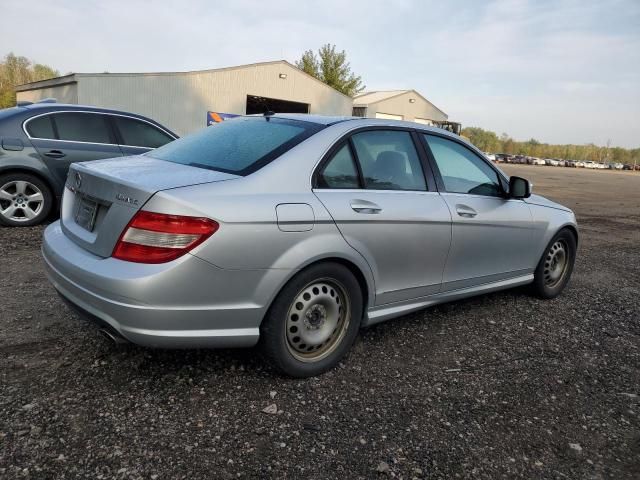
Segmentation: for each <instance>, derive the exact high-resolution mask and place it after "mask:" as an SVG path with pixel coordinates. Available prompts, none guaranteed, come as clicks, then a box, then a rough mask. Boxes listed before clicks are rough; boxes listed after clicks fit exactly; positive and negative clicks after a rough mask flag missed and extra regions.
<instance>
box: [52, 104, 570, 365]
mask: <svg viewBox="0 0 640 480" xmlns="http://www.w3.org/2000/svg"><path fill="white" fill-rule="evenodd" d="M212 152H215V155H212ZM390 225H393V228H390V227H389V226H390ZM577 241H578V237H577V226H576V220H575V216H574V214H573V213H572V212H571V210H569V209H568V208H566V207H563V206H561V205H559V204H557V203H554V202H552V201H550V200H547V199H545V198H543V197H541V196H538V195H532V194H531V185H530V183H529V182H528V181H527V180H525V179H523V178H519V177H515V176H512V177H510V178H508V177H507V176H506V175H504V174H503V173H502V172H501V171H500V170H499V169H498V168H497V167H496V166H495V165H493V164H492V163H491V162H490V161H489V160H487V159H486V158H485V156H484V155H483V154H482V152H481V151H479V150H478V149H476V148H475V147H474V146H472V145H471V144H470V143H468V142H466V141H464V140H463V139H461V138H460V137H459V136H457V135H454V134H451V133H448V132H446V131H444V130H442V129H439V128H432V127H427V126H419V125H417V124H415V123H413V122H400V121H393V120H382V119H368V118H367V119H365V118H361V119H353V118H344V117H322V116H313V115H294V114H291V115H265V116H248V117H238V118H235V119H232V120H228V121H225V122H223V123H219V124H216V125H214V126H212V127H209V128H207V129H203V130H202V131H200V132H197V133H195V134H192V135H189V136H186V137H184V138H181V139H179V140H176V141H175V142H172V143H170V144H168V145H165V146H164V147H160V148H158V149H156V150H153V151H151V152H149V153H147V154H145V155H140V156H136V157H126V158H116V159H110V160H99V161H94V162H84V163H78V164H74V165H72V166H71V170H70V172H69V176H68V179H67V188H65V193H64V198H63V201H62V214H61V218H60V220H59V221H57V222H55V223H53V224H51V225H49V226H48V227H47V229H46V230H45V233H44V241H43V255H44V259H45V265H46V271H47V275H48V277H49V279H50V280H51V282H52V284H53V285H54V286H55V288H56V289H57V290H58V292H60V294H61V295H62V296H63V297H64V298H66V299H67V300H68V301H69V302H70V303H71V304H72V305H74V306H75V308H77V309H79V310H80V311H81V312H84V314H85V316H88V317H90V318H93V319H95V320H96V321H97V322H98V323H99V324H101V325H102V326H103V328H105V329H106V330H105V331H106V332H108V334H109V335H111V336H113V337H114V338H119V339H126V340H128V341H131V342H134V343H138V344H141V345H147V346H153V347H172V348H173V347H240V346H245V347H249V346H253V345H255V344H256V343H258V342H259V343H260V345H261V347H262V349H263V351H264V352H265V354H266V356H267V357H268V358H269V359H271V361H272V362H273V364H274V365H276V366H277V367H278V368H279V369H281V370H282V371H283V372H285V373H286V374H288V375H291V376H294V377H306V376H310V375H316V374H319V373H322V372H324V371H326V370H327V369H329V368H332V367H333V366H335V365H336V364H337V362H339V361H340V359H341V358H342V357H343V356H344V355H345V354H346V352H347V351H348V350H349V348H350V347H351V345H352V343H353V341H354V339H355V337H356V336H357V334H358V331H359V330H360V328H361V327H365V326H368V325H372V324H375V323H378V322H381V321H383V320H387V319H391V318H394V317H398V316H401V315H404V314H406V313H408V312H411V311H415V310H419V309H422V308H424V307H427V306H429V305H434V304H437V303H442V302H446V301H450V300H457V299H460V298H463V297H468V296H471V295H476V294H481V293H486V292H491V291H495V290H500V289H504V288H510V287H515V286H518V285H525V284H531V288H532V289H533V291H534V292H536V293H537V294H538V295H539V296H541V297H542V298H553V297H555V296H557V295H559V294H560V292H561V291H562V290H563V289H564V287H565V286H566V284H567V282H568V281H569V277H570V276H571V272H572V268H573V263H574V259H575V254H576V244H577Z"/></svg>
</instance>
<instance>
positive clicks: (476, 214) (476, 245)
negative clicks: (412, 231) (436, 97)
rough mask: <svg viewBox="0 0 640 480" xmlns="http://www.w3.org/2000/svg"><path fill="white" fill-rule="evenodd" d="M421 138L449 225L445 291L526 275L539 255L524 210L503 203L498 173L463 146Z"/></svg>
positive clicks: (513, 202) (516, 203)
mask: <svg viewBox="0 0 640 480" xmlns="http://www.w3.org/2000/svg"><path fill="white" fill-rule="evenodd" d="M423 138H424V139H425V140H426V143H427V144H428V147H429V149H430V153H431V155H432V161H433V162H434V167H435V168H434V170H435V173H436V176H437V180H438V182H439V190H440V192H441V195H442V198H444V200H445V201H446V203H447V205H448V207H449V210H450V211H451V217H452V223H453V238H452V241H451V250H450V252H449V258H448V260H447V265H446V268H445V271H444V278H443V291H446V290H456V289H458V288H466V287H470V286H475V285H480V284H484V283H490V282H494V281H499V280H503V279H507V278H513V277H515V276H518V275H523V274H526V273H530V272H531V270H532V266H533V265H534V264H535V261H534V260H533V259H532V258H533V257H532V255H534V254H535V252H536V251H537V250H536V248H535V240H536V235H534V231H533V221H532V216H531V211H530V210H529V207H528V206H527V204H526V203H525V202H524V201H523V200H515V199H509V198H506V197H505V196H504V194H503V186H502V183H501V180H500V176H499V174H498V172H497V170H495V169H494V168H493V167H492V166H491V165H490V164H489V162H488V161H487V160H485V159H484V158H482V157H481V156H480V155H478V154H476V153H475V152H474V151H472V150H471V149H470V148H468V147H467V146H465V145H463V144H462V143H459V142H457V141H454V140H453V139H449V138H445V137H442V136H438V135H430V134H424V135H423Z"/></svg>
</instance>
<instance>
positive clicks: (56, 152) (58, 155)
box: [45, 150, 67, 158]
mask: <svg viewBox="0 0 640 480" xmlns="http://www.w3.org/2000/svg"><path fill="white" fill-rule="evenodd" d="M45 155H46V156H47V157H50V158H62V157H66V156H67V154H66V153H63V152H61V151H60V150H49V151H48V152H47V153H45Z"/></svg>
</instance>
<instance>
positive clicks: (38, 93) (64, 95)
mask: <svg viewBox="0 0 640 480" xmlns="http://www.w3.org/2000/svg"><path fill="white" fill-rule="evenodd" d="M16 98H17V100H18V101H27V102H37V101H39V100H44V99H45V98H55V99H56V100H57V101H58V103H78V85H77V84H76V83H68V84H66V85H56V86H54V87H47V88H39V89H37V90H27V91H25V92H16Z"/></svg>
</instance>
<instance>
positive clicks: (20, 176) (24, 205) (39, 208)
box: [0, 173, 53, 227]
mask: <svg viewBox="0 0 640 480" xmlns="http://www.w3.org/2000/svg"><path fill="white" fill-rule="evenodd" d="M17 182H26V188H24V189H23V190H25V191H24V192H20V191H19V190H20V189H19V188H18V187H17V185H18V183H17ZM23 185H24V184H23ZM6 193H9V194H12V197H13V198H12V199H8V198H5V196H6ZM35 193H39V194H40V196H41V201H38V202H36V201H31V202H29V201H28V196H29V195H31V196H32V197H31V198H35V197H33V194H35ZM0 194H3V196H0V224H2V225H6V226H8V227H31V226H33V225H38V224H39V223H42V222H43V221H44V220H45V219H46V218H47V216H48V215H49V212H51V208H52V207H53V194H52V193H51V189H50V188H49V186H48V185H47V184H46V183H45V182H43V181H42V180H41V179H40V178H38V177H36V176H35V175H30V174H28V173H9V174H6V175H0ZM39 198H40V197H39ZM12 208H13V209H15V210H14V211H13V213H12V212H11V210H10V209H12ZM27 209H28V215H27V213H25V212H27ZM3 212H6V213H3ZM31 215H33V216H32V217H31V218H29V216H31Z"/></svg>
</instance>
